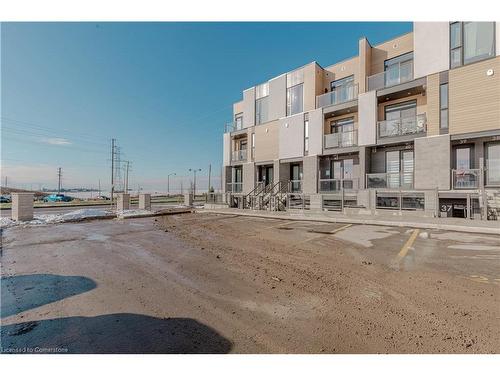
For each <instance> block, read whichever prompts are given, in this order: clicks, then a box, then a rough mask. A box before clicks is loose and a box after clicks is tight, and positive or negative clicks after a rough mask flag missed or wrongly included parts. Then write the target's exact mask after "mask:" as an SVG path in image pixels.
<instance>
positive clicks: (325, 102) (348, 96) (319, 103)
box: [316, 84, 358, 108]
mask: <svg viewBox="0 0 500 375" xmlns="http://www.w3.org/2000/svg"><path fill="white" fill-rule="evenodd" d="M357 98H358V85H357V84H349V85H345V86H339V87H336V88H335V89H333V90H332V91H330V92H327V93H326V94H323V95H318V96H317V97H316V108H322V107H327V106H329V105H333V104H340V103H345V102H348V101H351V100H354V99H357Z"/></svg>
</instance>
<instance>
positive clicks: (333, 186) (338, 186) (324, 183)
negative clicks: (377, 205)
mask: <svg viewBox="0 0 500 375" xmlns="http://www.w3.org/2000/svg"><path fill="white" fill-rule="evenodd" d="M318 182H319V184H318V187H319V192H320V193H332V192H338V191H341V190H342V189H344V190H348V189H358V188H359V180H358V179H357V178H349V179H334V178H320V179H319V181H318Z"/></svg>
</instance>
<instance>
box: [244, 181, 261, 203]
mask: <svg viewBox="0 0 500 375" xmlns="http://www.w3.org/2000/svg"><path fill="white" fill-rule="evenodd" d="M264 188H265V186H264V183H263V182H257V186H256V187H255V188H253V190H252V191H251V192H250V193H248V194H247V195H245V202H244V208H247V207H248V208H252V209H255V202H256V197H257V196H259V195H260V193H261V192H262V191H263V190H264Z"/></svg>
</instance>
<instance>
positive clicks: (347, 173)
mask: <svg viewBox="0 0 500 375" xmlns="http://www.w3.org/2000/svg"><path fill="white" fill-rule="evenodd" d="M331 169H332V173H331V175H332V178H333V179H334V180H335V187H336V188H335V190H338V189H340V187H341V186H342V185H341V184H343V187H344V188H345V189H352V188H353V182H352V178H353V170H354V159H344V160H334V161H332V166H331Z"/></svg>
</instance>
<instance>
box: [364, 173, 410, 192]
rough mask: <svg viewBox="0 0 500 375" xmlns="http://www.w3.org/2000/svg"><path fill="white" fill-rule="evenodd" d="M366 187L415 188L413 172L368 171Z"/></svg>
mask: <svg viewBox="0 0 500 375" xmlns="http://www.w3.org/2000/svg"><path fill="white" fill-rule="evenodd" d="M366 187H367V188H369V189H400V188H401V189H413V173H412V172H404V173H403V172H399V173H367V175H366Z"/></svg>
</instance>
